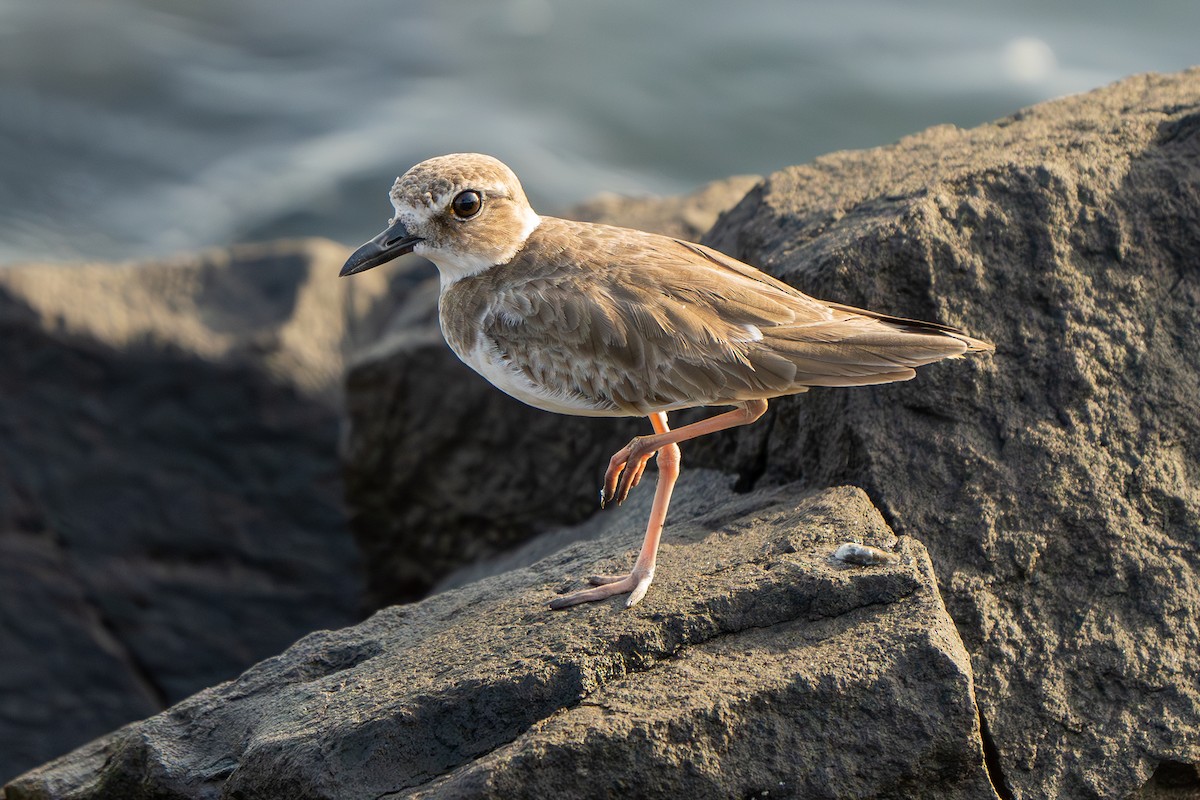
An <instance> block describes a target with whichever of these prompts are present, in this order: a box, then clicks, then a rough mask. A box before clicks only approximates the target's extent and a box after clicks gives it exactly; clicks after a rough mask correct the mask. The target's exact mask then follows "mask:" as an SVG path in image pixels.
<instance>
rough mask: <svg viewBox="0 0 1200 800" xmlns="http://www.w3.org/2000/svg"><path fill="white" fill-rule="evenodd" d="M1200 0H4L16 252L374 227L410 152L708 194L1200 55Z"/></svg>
mask: <svg viewBox="0 0 1200 800" xmlns="http://www.w3.org/2000/svg"><path fill="white" fill-rule="evenodd" d="M1198 30H1200V3H1196V2H1195V0H1162V1H1161V2H1147V3H1142V4H1126V3H1121V2H1105V3H1097V2H1092V1H1091V0H1066V1H1065V2H1059V3H1057V4H1047V3H1044V2H1040V0H1039V2H1032V1H1031V2H1021V3H1008V4H1003V3H997V2H995V1H994V0H987V1H986V2H985V1H984V0H966V1H965V2H950V0H919V2H914V3H908V4H903V5H901V4H889V3H882V2H869V1H868V0H844V1H843V2H841V3H836V4H834V3H820V4H815V3H814V4H810V3H798V2H788V1H787V0H762V1H761V2H745V3H738V4H733V3H717V2H713V1H712V0H691V1H690V2H686V1H685V0H671V1H670V2H655V3H646V2H644V0H611V1H610V2H607V3H602V4H601V3H584V2H582V1H581V0H574V1H573V2H560V3H550V2H549V1H548V0H456V2H448V3H437V4H417V3H413V2H403V0H339V2H329V1H328V0H290V1H289V2H286V3H285V2H273V1H272V0H204V2H189V1H188V0H0V263H5V262H11V261H14V260H18V259H35V258H36V259H43V258H80V257H82V258H89V259H114V258H134V257H148V256H158V255H163V254H167V253H170V252H173V251H178V250H184V249H193V248H196V247H202V246H208V245H223V244H228V243H230V242H236V241H245V240H254V239H265V238H272V237H277V236H285V235H321V236H329V237H332V238H334V239H338V240H341V241H344V242H347V243H356V242H359V241H361V240H363V239H365V238H368V237H369V236H371V235H373V234H374V233H375V232H376V231H377V229H378V228H379V227H380V225H381V224H382V223H383V222H384V221H385V219H386V218H387V216H388V215H389V213H390V208H389V206H388V203H387V200H386V191H387V188H388V186H389V185H390V183H391V180H392V178H393V177H394V176H395V175H396V174H398V173H399V172H402V171H403V170H404V169H406V168H407V167H408V166H409V165H411V164H412V163H414V162H416V161H418V160H420V159H423V158H426V157H428V156H431V155H437V154H441V153H446V152H453V151H456V150H479V151H483V152H488V153H492V154H493V155H496V156H498V157H500V158H502V159H503V160H505V161H507V162H508V163H509V164H510V165H512V166H513V167H514V168H515V169H516V170H517V172H518V174H520V175H521V176H522V178H523V180H524V182H525V184H526V188H527V190H528V193H529V195H530V197H531V199H532V200H533V201H534V203H535V205H537V206H538V207H539V208H542V209H543V210H553V209H556V208H561V207H563V206H565V205H567V204H570V203H572V202H575V201H577V200H580V199H583V198H585V197H588V196H590V195H592V194H595V193H596V192H599V191H602V190H611V191H617V192H622V193H628V194H645V193H654V194H664V193H673V192H679V191H684V190H687V189H689V188H692V187H694V186H696V185H698V184H700V183H703V182H705V181H708V180H711V179H714V178H720V177H724V176H727V175H731V174H737V173H765V172H769V171H771V170H774V169H777V168H780V167H783V166H786V165H788V164H795V163H801V162H803V161H806V160H809V159H811V158H813V157H814V156H817V155H819V154H821V153H824V152H828V151H831V150H838V149H844V148H857V147H867V146H872V145H877V144H884V143H887V142H890V141H894V140H895V139H897V138H899V137H900V136H902V135H905V134H907V133H911V132H914V131H917V130H920V129H922V128H925V127H927V126H929V125H932V124H936V123H943V122H950V123H955V124H958V125H963V126H970V125H975V124H978V123H980V122H984V121H986V120H989V119H992V118H995V117H998V116H1002V115H1004V114H1007V113H1010V112H1012V111H1014V110H1016V109H1017V108H1019V107H1022V106H1025V105H1028V104H1031V103H1034V102H1037V101H1039V100H1042V99H1046V98H1049V97H1054V96H1059V95H1062V94H1067V93H1071V92H1078V91H1083V90H1086V89H1090V88H1093V87H1096V86H1099V85H1103V84H1105V83H1108V82H1110V81H1113V80H1116V79H1118V78H1121V77H1124V76H1126V75H1129V74H1132V73H1136V72H1145V71H1149V70H1158V71H1174V70H1178V69H1182V68H1184V67H1186V66H1189V65H1190V64H1192V63H1196V62H1198V61H1200V50H1198V48H1197V45H1196V31H1198Z"/></svg>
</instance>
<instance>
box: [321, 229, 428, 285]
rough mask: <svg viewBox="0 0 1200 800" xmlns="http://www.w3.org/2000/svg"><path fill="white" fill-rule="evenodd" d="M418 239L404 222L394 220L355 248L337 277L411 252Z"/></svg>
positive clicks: (419, 239)
mask: <svg viewBox="0 0 1200 800" xmlns="http://www.w3.org/2000/svg"><path fill="white" fill-rule="evenodd" d="M420 241H422V239H421V237H420V236H412V235H410V234H409V232H408V229H407V228H405V227H404V223H403V222H400V221H396V222H394V223H392V224H391V226H389V227H388V229H387V230H386V231H384V232H383V233H381V234H379V235H378V236H376V237H375V238H374V239H372V240H371V241H369V242H367V243H366V244H364V245H363V246H362V247H360V248H358V249H357V250H355V251H354V252H353V253H352V254H351V255H350V258H348V259H346V266H344V267H342V271H341V272H339V273H338V277H340V278H344V277H346V276H347V275H353V274H354V273H356V272H365V271H366V270H369V269H371V268H372V267H378V266H379V265H380V264H386V263H387V262H389V261H391V260H392V259H393V258H399V257H400V256H402V255H404V254H405V253H411V252H412V249H413V248H414V247H416V246H417V243H418V242H420Z"/></svg>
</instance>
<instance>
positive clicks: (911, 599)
mask: <svg viewBox="0 0 1200 800" xmlns="http://www.w3.org/2000/svg"><path fill="white" fill-rule="evenodd" d="M728 483H729V481H728V479H727V478H725V477H724V476H722V475H720V474H717V473H704V472H701V471H693V472H691V473H689V474H687V475H685V477H684V478H683V479H682V480H681V481H680V487H679V493H678V497H677V501H676V507H675V509H676V515H675V520H676V522H675V525H674V526H673V528H672V535H671V537H670V540H669V542H668V543H667V544H666V545H664V548H663V552H662V558H661V560H660V566H659V578H658V581H657V583H656V584H655V586H654V588H653V589H652V590H651V594H650V596H649V597H647V599H646V600H645V601H644V602H643V604H642V605H640V606H638V607H636V608H635V609H633V610H630V611H626V610H624V608H623V607H622V604H621V603H620V602H619V601H617V600H614V601H611V602H607V603H603V604H597V605H593V606H585V607H581V608H576V609H572V610H570V611H566V612H552V611H550V610H548V609H547V608H546V601H547V600H548V599H549V598H551V597H553V596H554V592H555V590H556V589H557V590H561V589H563V588H565V587H566V586H567V585H569V583H570V580H569V579H571V578H574V577H577V576H580V575H583V574H587V573H589V572H592V571H595V570H597V569H600V570H606V569H616V568H619V567H623V566H625V565H627V564H628V562H629V561H630V560H631V559H632V557H633V552H634V550H635V548H636V547H637V544H638V541H639V539H640V536H641V526H642V524H643V522H644V519H645V516H646V514H647V512H648V504H649V499H650V498H649V494H648V493H642V496H641V497H640V498H637V499H636V500H634V501H632V502H631V503H630V504H628V505H627V507H626V508H624V509H622V510H621V512H619V513H617V514H614V515H607V516H606V517H604V519H603V522H604V523H605V524H604V525H603V526H602V527H599V529H597V528H598V526H597V524H595V523H593V524H591V525H590V526H587V527H586V528H585V529H584V530H583V531H582V533H584V534H588V535H590V536H592V537H595V538H591V539H589V540H587V541H584V542H581V543H578V544H575V545H573V546H570V547H568V548H567V549H565V550H561V551H559V552H558V553H557V554H556V555H554V556H552V557H550V558H547V559H544V560H542V561H540V562H537V563H536V564H534V565H532V566H530V567H526V568H522V569H518V570H515V571H511V572H507V573H505V574H503V575H501V576H498V577H493V578H489V579H486V580H483V581H480V582H477V583H473V584H470V585H469V586H466V587H463V588H460V589H455V590H453V591H448V592H445V593H442V594H439V595H437V596H435V597H433V598H431V599H428V600H425V601H423V602H421V603H418V604H415V605H410V606H401V607H393V608H389V609H386V610H384V611H381V612H379V613H378V614H376V615H375V616H374V617H372V618H371V619H370V620H368V621H366V622H364V623H362V624H360V625H358V626H356V627H353V628H348V629H345V630H341V631H336V632H322V633H316V634H313V635H312V636H309V637H307V638H305V639H303V640H301V641H300V642H299V643H297V644H296V645H295V646H294V647H292V648H291V649H289V650H288V651H287V652H285V653H283V654H282V655H280V656H278V657H277V658H273V659H270V660H268V661H264V662H263V663H261V664H259V665H258V666H256V667H254V668H253V669H251V670H249V671H248V672H246V673H245V674H244V675H242V676H241V677H240V678H238V679H237V680H235V681H232V682H230V683H226V684H223V685H221V686H217V687H214V688H212V689H210V690H207V691H205V692H202V693H200V694H198V695H196V696H195V697H193V698H191V699H189V700H187V701H186V702H184V703H181V704H179V705H178V706H176V707H174V708H172V709H170V710H169V711H167V712H165V713H162V714H159V715H158V716H155V717H152V718H151V719H148V720H146V721H144V722H140V723H137V724H135V725H131V726H129V727H127V728H125V729H123V730H120V731H118V732H116V733H114V734H112V735H111V736H108V737H105V738H103V739H100V740H98V741H96V742H93V743H91V744H90V745H87V746H86V747H84V748H81V749H80V750H78V751H76V752H75V753H72V754H70V755H67V756H65V757H64V758H62V759H60V760H58V761H56V762H54V763H52V764H49V765H47V766H46V767H43V768H41V769H39V770H37V771H35V772H32V773H30V774H28V775H25V776H23V777H21V778H20V779H18V780H16V781H14V782H13V783H12V784H10V785H9V786H8V787H7V789H6V791H7V794H6V798H7V800H31V799H32V798H60V797H71V798H73V800H88V799H89V798H111V797H121V798H124V799H125V800H138V799H139V798H159V797H172V798H191V797H195V798H210V797H217V796H221V797H229V798H238V797H245V798H251V797H253V798H256V800H270V799H271V798H287V800H299V799H301V798H346V800H351V799H352V798H376V797H397V798H398V797H424V798H468V797H469V798H515V797H583V796H601V797H604V796H612V795H617V794H630V795H632V796H637V797H697V798H708V797H712V798H726V797H749V796H754V797H759V796H770V797H797V798H820V797H828V798H841V797H863V798H869V797H880V798H882V797H913V798H917V797H929V798H933V797H937V798H964V800H968V799H969V800H978V798H988V797H995V794H994V792H993V791H992V788H991V784H990V783H989V780H988V777H987V773H986V771H985V768H984V755H983V750H982V745H981V741H980V737H979V728H978V715H977V710H976V708H975V704H974V700H973V697H972V688H971V673H970V669H969V667H968V659H967V655H966V653H965V652H964V651H963V649H962V646H961V644H960V642H959V640H958V638H957V635H956V633H955V630H954V626H953V624H952V623H951V622H950V619H949V618H948V617H947V616H946V613H945V609H944V608H943V606H942V603H941V600H940V599H939V597H938V593H937V589H936V585H935V581H934V578H933V574H932V571H931V567H930V564H929V561H928V558H927V555H926V553H925V551H924V549H923V548H922V547H921V545H920V544H918V543H917V542H916V540H914V539H913V538H911V537H907V538H905V539H904V540H903V541H902V542H901V543H900V544H899V553H900V555H901V563H899V564H896V565H894V566H876V567H866V568H862V567H848V566H846V565H843V564H841V563H838V562H835V561H833V560H832V559H831V558H830V555H831V554H832V553H833V551H834V549H835V548H836V546H837V544H838V543H839V542H842V541H843V540H845V539H846V538H852V539H856V540H859V541H862V542H864V543H869V544H873V545H876V546H883V547H892V546H895V541H896V540H895V537H894V536H892V534H891V532H890V531H889V530H888V529H887V526H886V525H885V524H884V522H883V520H882V518H881V517H880V516H879V513H878V512H877V511H876V510H875V509H874V508H873V507H872V506H871V504H870V502H869V501H868V500H867V498H866V496H865V495H864V494H863V493H862V492H861V491H860V490H856V489H851V488H839V489H832V490H826V491H822V492H818V493H815V494H812V495H805V494H803V493H799V494H798V493H797V491H796V489H795V487H783V488H778V489H771V490H764V491H758V492H755V493H752V494H748V495H741V496H738V495H733V494H731V493H730V491H729V489H728ZM574 533H575V534H579V533H581V532H580V531H575V532H574ZM564 535H567V536H569V535H570V534H569V533H568V534H559V536H560V541H559V543H560V544H561V543H562V541H561V537H562V536H564Z"/></svg>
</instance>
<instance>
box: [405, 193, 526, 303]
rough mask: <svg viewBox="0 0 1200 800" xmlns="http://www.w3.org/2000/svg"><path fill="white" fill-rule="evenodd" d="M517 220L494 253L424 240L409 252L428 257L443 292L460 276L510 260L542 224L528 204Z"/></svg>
mask: <svg viewBox="0 0 1200 800" xmlns="http://www.w3.org/2000/svg"><path fill="white" fill-rule="evenodd" d="M520 221H521V228H520V230H519V231H518V232H517V235H516V236H514V237H513V238H512V241H511V243H510V244H509V245H508V246H507V247H506V248H504V249H503V250H501V251H499V252H496V253H490V254H481V253H471V252H466V251H462V250H452V249H446V248H433V247H429V246H427V245H426V244H425V243H424V242H422V243H420V244H418V245H417V246H416V247H415V248H413V252H414V253H416V254H418V255H421V256H424V257H425V258H428V259H429V260H430V261H432V262H433V263H434V265H435V266H437V268H438V275H439V277H440V278H441V286H442V291H443V292H444V291H446V289H447V288H449V287H450V286H453V285H454V284H455V283H457V282H458V281H461V280H462V279H463V278H469V277H471V276H472V275H478V274H480V273H481V272H484V271H486V270H488V269H491V268H492V267H495V266H498V265H500V264H507V263H508V262H509V261H511V260H512V259H513V256H515V255H516V254H517V253H519V252H520V251H521V248H522V247H524V246H525V242H526V241H528V239H529V237H530V235H532V234H533V232H534V231H535V230H537V227H538V225H541V224H542V218H541V217H539V216H538V215H537V213H536V212H535V211H534V210H533V209H532V208H529V207H526V208H525V209H524V211H523V213H522V215H521V220H520Z"/></svg>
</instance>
